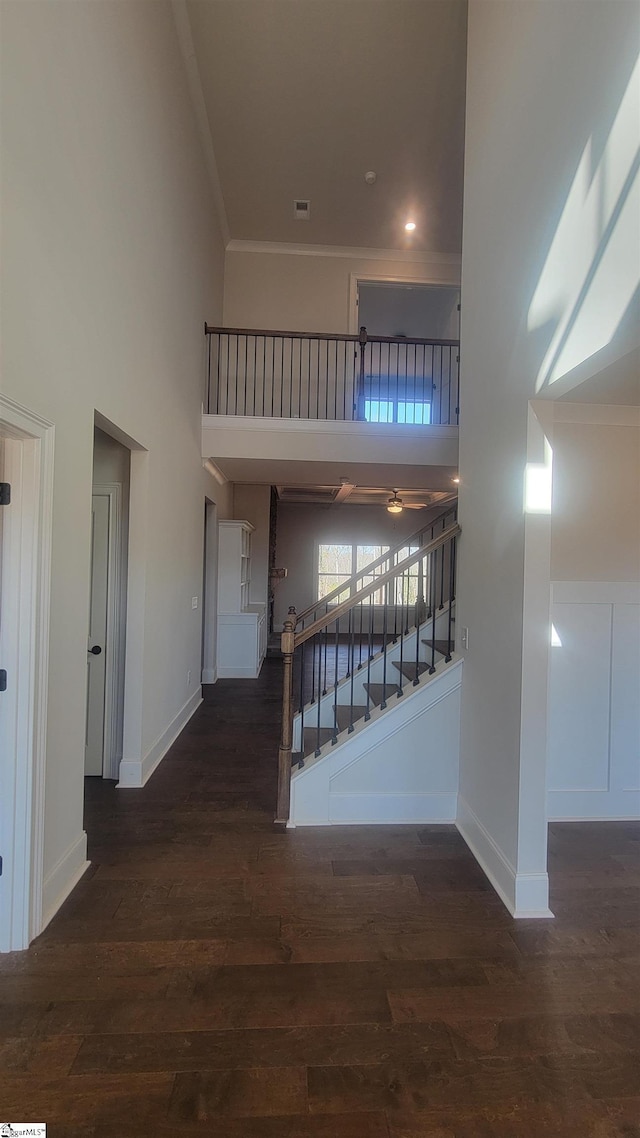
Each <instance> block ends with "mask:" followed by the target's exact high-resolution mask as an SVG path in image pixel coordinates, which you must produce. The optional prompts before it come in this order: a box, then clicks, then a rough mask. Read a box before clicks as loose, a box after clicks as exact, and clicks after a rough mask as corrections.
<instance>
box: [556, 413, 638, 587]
mask: <svg viewBox="0 0 640 1138" xmlns="http://www.w3.org/2000/svg"><path fill="white" fill-rule="evenodd" d="M555 412H556V414H555V417H554V420H555V421H554V425H553V512H552V522H551V576H552V579H553V580H554V581H636V582H637V581H640V410H639V409H638V408H624V407H618V408H606V407H605V408H600V407H597V406H590V405H587V406H583V405H579V404H569V403H557V404H556V407H555ZM559 415H560V416H561V421H559V420H558V416H559Z"/></svg>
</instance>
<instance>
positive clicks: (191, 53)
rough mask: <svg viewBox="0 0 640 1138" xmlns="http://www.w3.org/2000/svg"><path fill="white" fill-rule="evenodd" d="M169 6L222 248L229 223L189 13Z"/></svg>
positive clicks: (178, 0)
mask: <svg viewBox="0 0 640 1138" xmlns="http://www.w3.org/2000/svg"><path fill="white" fill-rule="evenodd" d="M171 7H172V8H173V18H174V20H175V25H176V32H177V35H178V43H179V44H180V50H181V52H182V57H183V59H184V65H185V68H186V72H187V83H188V85H189V94H190V95H191V102H192V104H193V110H194V113H195V117H196V124H197V127H198V134H199V135H200V141H201V143H202V149H203V151H204V160H205V165H206V167H207V173H208V175H209V181H210V183H211V189H212V192H213V200H214V202H215V207H216V212H217V214H218V221H219V223H220V230H221V233H222V243H223V245H224V247H225V248H226V247H227V246H228V244H229V241H230V239H231V233H230V230H229V220H228V218H227V210H226V207H225V204H224V196H223V193H222V184H221V182H220V173H219V170H218V163H217V161H216V155H215V150H214V147H213V136H212V134H211V123H210V122H209V116H208V114H207V106H206V103H205V101H204V93H203V90H202V80H201V78H200V69H199V67H198V60H197V58H196V51H195V47H194V44H193V35H192V32H191V23H190V20H189V13H188V12H187V5H186V0H171Z"/></svg>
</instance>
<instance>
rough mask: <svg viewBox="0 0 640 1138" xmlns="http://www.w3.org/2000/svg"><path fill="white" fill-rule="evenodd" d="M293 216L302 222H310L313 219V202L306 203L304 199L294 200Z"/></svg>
mask: <svg viewBox="0 0 640 1138" xmlns="http://www.w3.org/2000/svg"><path fill="white" fill-rule="evenodd" d="M293 216H294V217H297V218H298V220H300V221H308V220H309V218H310V217H311V202H310V201H305V199H304V198H294V201H293Z"/></svg>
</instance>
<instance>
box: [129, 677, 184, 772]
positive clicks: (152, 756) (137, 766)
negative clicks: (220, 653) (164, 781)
mask: <svg viewBox="0 0 640 1138" xmlns="http://www.w3.org/2000/svg"><path fill="white" fill-rule="evenodd" d="M201 703H202V692H201V690H200V688H199V687H198V688H197V689H196V691H194V693H193V695H191V696H189V699H188V700H187V702H186V703H185V704H184V705H183V706H182V707H181V708H180V711H179V712H178V713H177V715H174V717H173V719H172V720H171V723H170V724H169V726H168V727H167V728H166V730H164V731H163V732H162V735H160V737H159V738H158V739H156V741H155V743H154V744H153V746H152V747H151V749H150V750H149V751H147V754H146V755H145V756H144V758H143V759H142V760H140V759H123V760H122V762H121V763H120V781H119V782H118V783H117V786H118V787H122V788H124V787H126V788H127V789H130V788H132V787H135V788H138V787H141V786H144V785H145V783H146V782H148V781H149V779H150V778H151V775H152V774H153V772H154V770H155V769H156V767H157V766H158V765H159V764H160V763H161V762H162V760H163V758H164V756H165V755H166V753H167V751H168V750H169V747H170V746H171V744H172V743H175V741H176V739H177V738H178V735H179V734H180V732H181V731H182V729H183V727H185V725H186V724H187V723H188V722H189V720H190V719H191V716H192V715H193V714H194V712H195V711H197V709H198V708H199V706H200V704H201Z"/></svg>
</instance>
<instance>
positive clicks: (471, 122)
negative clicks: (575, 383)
mask: <svg viewBox="0 0 640 1138" xmlns="http://www.w3.org/2000/svg"><path fill="white" fill-rule="evenodd" d="M636 18H637V17H636V12H635V10H634V8H633V6H632V5H627V4H618V3H614V4H610V3H600V2H594V3H591V4H588V5H586V6H584V5H576V4H574V3H572V2H566V0H556V3H554V4H537V3H524V4H504V3H502V2H499V0H498V2H493V0H471V3H470V6H469V55H468V73H467V119H466V155H465V202H464V210H465V213H464V236H463V269H462V322H461V367H462V393H461V419H460V475H461V486H460V524H461V527H462V539H461V543H460V561H459V568H460V572H459V588H458V612H457V618H458V625H457V627H458V628H460V627H461V626H468V627H469V630H470V641H469V643H470V648H469V651H468V652H467V654H466V659H465V671H464V682H463V692H462V727H461V757H460V800H461V818H462V819H463V822H462V824H463V828H464V829H465V832H466V833H467V836H468V837H469V838H470V839H471V841H472V842H473V843H474V845H475V848H476V850H477V851H478V852H479V853H480V855H481V856H482V857H483V859H484V860H485V863H486V864H489V865H490V866H491V867H492V870H493V875H494V879H495V878H496V877H497V876H499V875H501V880H502V883H503V890H504V891H506V892H507V893H508V894H509V897H508V900H509V903H510V904H511V907H512V908H513V909H514V910H515V911H517V912H519V913H523V912H526V911H527V910H530V911H534V912H539V913H541V914H543V913H544V912H545V911H546V893H547V885H546V825H545V802H546V788H545V752H546V674H547V666H548V664H547V660H548V648H547V645H548V619H549V611H548V608H549V601H548V579H549V567H548V553H545V552H544V546H545V542H547V543H548V532H547V531H548V515H546V518H547V524H546V529H545V514H544V508H545V507H544V505H542V506H539V507H538V509H539V510H540V512H536V513H532V514H526V513H525V509H524V480H525V466H526V464H527V461H529V462H531V463H533V464H535V467H536V468H537V469H536V470H535V471H534V472H533V473H535V474H536V475H537V476H539V480H540V478H541V479H544V463H545V456H544V447H543V446H542V440H541V438H540V437H538V438H536V437H535V432H534V431H533V430H532V429H531V434H529V435H528V431H529V429H530V427H531V424H530V423H529V422H528V401H529V400H530V399H532V398H533V397H534V396H535V394H536V391H537V387H538V385H539V383H540V382H541V378H540V377H541V376H542V380H543V381H544V382H545V383H546V382H547V381H548V379H549V372H548V369H545V366H544V361H545V357H546V355H547V349H548V347H549V346H550V344H551V342H552V340H553V338H554V336H555V333H556V330H557V328H558V327H559V326H560V325H561V324H563V325H565V324H566V323H567V322H570V321H571V318H572V311H574V306H577V305H578V304H579V303H580V296H581V292H580V288H579V289H578V298H577V299H575V300H574V296H573V293H571V292H568V293H567V297H568V298H569V299H570V301H571V306H572V309H571V311H569V312H568V313H566V312H565V310H564V307H563V303H564V298H563V294H562V293H560V294H558V292H557V290H556V291H554V289H553V288H552V287H551V285H552V284H553V280H554V274H553V272H548V273H547V274H546V276H547V277H550V291H549V294H548V295H547V297H546V300H545V297H543V296H541V294H540V292H539V289H538V285H539V282H540V280H541V277H542V276H543V275H544V269H545V261H546V258H547V253H548V251H549V250H551V249H552V248H553V247H554V238H555V236H556V234H557V232H558V229H559V227H560V226H561V219H562V217H563V211H565V206H566V204H567V201H568V199H569V198H570V196H571V194H572V186H574V185H575V181H574V180H575V177H576V171H578V170H579V169H580V164H581V162H583V155H584V153H585V147H587V146H589V145H590V146H591V151H590V153H591V161H592V163H593V164H594V165H595V166H597V164H598V162H599V159H600V157H601V156H602V154H603V153H604V152H605V151H606V147H607V139H608V137H609V132H610V130H611V126H612V123H613V122H614V120H615V116H616V113H617V111H618V108H619V106H620V103H621V100H622V99H623V97H624V94H625V90H626V88H627V85H628V82H629V78H630V75H631V72H632V69H633V66H634V63H635V58H636V53H637V41H636V35H635V26H636ZM619 141H620V140H619ZM636 145H637V139H635V138H634V139H632V138H631V137H629V138H627V139H625V140H623V141H622V142H621V143H620V148H619V152H620V151H621V150H624V148H625V147H626V148H627V150H628V151H629V153H631V149H630V148H631V147H633V149H635V146H636ZM612 184H613V183H612ZM574 196H575V197H576V199H577V201H576V211H577V213H576V217H574V218H573V222H574V225H573V228H571V226H569V227H568V231H567V233H566V240H565V241H563V245H562V255H561V258H560V264H565V265H570V264H575V263H578V259H579V263H580V264H581V265H582V264H583V262H584V251H585V245H586V244H587V240H586V236H585V231H584V230H585V227H584V226H583V225H582V224H581V223H580V224H579V222H581V220H582V219H581V218H580V214H579V205H580V201H581V200H582V198H581V195H580V194H579V193H577V194H576V193H575V191H574ZM572 204H573V199H572ZM611 216H612V215H611V214H610V212H609V211H608V212H607V219H610V218H611ZM626 216H627V215H626V214H625V217H626ZM565 217H566V214H565ZM563 228H564V230H565V231H566V230H567V226H564V227H563ZM586 230H587V233H592V232H594V231H595V230H594V228H593V227H591V229H589V226H588V225H586ZM602 240H603V241H605V240H606V235H604V234H603V237H602ZM629 243H630V236H629V234H626V236H623V242H622V244H623V246H624V247H625V249H627V248H628V247H629ZM616 248H617V245H616V243H615V242H610V245H609V249H610V250H613V251H614V252H615V249H616ZM589 254H590V257H592V258H593V260H592V261H591V262H590V263H588V264H587V266H586V269H585V270H584V275H583V277H582V278H581V284H584V285H585V288H588V282H589V272H590V271H593V272H596V270H597V266H598V264H602V263H603V262H601V261H599V260H598V257H599V251H598V249H593V248H590V250H589ZM534 296H537V302H536V305H535V307H534V308H532V299H533V297H534ZM626 303H627V291H626V281H625V282H624V288H623V289H622V291H621V293H620V295H618V281H617V278H616V276H615V274H613V279H612V280H611V282H610V287H609V289H608V302H607V305H608V307H607V311H609V312H610V311H611V309H612V308H617V311H618V317H619V319H620V320H622V319H623V317H624V311H625V305H626ZM613 339H614V340H615V335H614V336H613ZM613 347H614V348H615V344H614V345H613ZM585 354H589V355H590V356H591V357H592V363H593V370H598V366H600V364H599V357H597V353H596V351H595V345H594V343H593V341H592V340H588V342H586V347H585ZM573 362H574V361H573V360H572V366H573ZM552 370H553V369H552ZM557 378H562V377H556V379H555V380H554V382H555V381H557ZM560 387H561V384H559V383H558V390H560ZM528 448H529V449H528ZM549 473H550V472H549ZM546 508H547V509H548V508H549V506H548V505H547V507H546ZM532 558H533V559H537V563H536V573H535V574H533V573H531V572H529V569H530V566H531V563H532V561H531V559H532ZM545 559H546V566H545ZM545 577H546V585H545ZM525 583H526V588H525ZM488 656H490V659H491V667H487V657H488ZM540 677H542V680H543V682H541V681H540Z"/></svg>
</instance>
